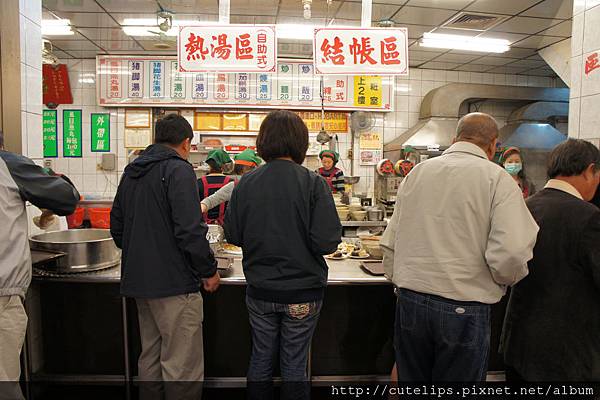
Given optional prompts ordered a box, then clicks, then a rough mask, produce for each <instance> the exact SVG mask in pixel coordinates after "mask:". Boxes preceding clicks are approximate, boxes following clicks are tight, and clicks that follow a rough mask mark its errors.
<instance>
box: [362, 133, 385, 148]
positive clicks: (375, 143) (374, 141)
mask: <svg viewBox="0 0 600 400" xmlns="http://www.w3.org/2000/svg"><path fill="white" fill-rule="evenodd" d="M382 146H383V140H382V135H381V133H379V132H363V133H361V134H360V149H361V150H381V147H382Z"/></svg>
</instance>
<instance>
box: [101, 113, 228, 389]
mask: <svg viewBox="0 0 600 400" xmlns="http://www.w3.org/2000/svg"><path fill="white" fill-rule="evenodd" d="M155 131H156V132H155V140H156V143H155V144H153V145H151V146H149V147H148V148H147V149H146V150H145V151H144V152H143V153H142V155H141V156H140V157H138V158H137V159H136V160H135V161H134V162H133V163H132V164H130V165H129V166H127V168H126V169H125V172H124V173H123V177H122V179H121V183H120V185H119V188H118V190H117V194H116V196H115V200H114V203H113V208H112V211H111V221H110V222H111V226H110V230H111V234H112V236H113V238H114V240H115V243H116V245H117V246H118V247H119V248H121V249H122V250H123V252H122V261H121V293H122V294H123V295H124V296H128V297H134V298H135V301H136V305H137V309H138V320H139V324H140V336H141V343H142V353H141V354H140V358H139V361H138V371H139V377H140V381H156V382H160V381H187V382H190V385H191V386H190V385H184V386H182V387H180V388H181V390H187V391H188V392H189V393H188V395H191V396H195V397H198V396H200V390H199V387H198V386H196V385H197V383H201V381H202V380H203V378H204V356H203V339H202V319H203V299H202V295H201V293H200V285H204V288H205V289H206V290H207V291H214V290H216V289H217V287H218V285H219V275H218V274H217V268H216V264H217V263H216V261H215V258H214V254H213V253H212V251H211V249H210V246H209V244H208V240H207V239H206V234H207V232H208V227H207V226H206V224H205V223H204V221H203V220H202V216H201V214H200V198H199V196H198V187H197V184H196V175H195V173H194V170H193V168H192V165H191V164H189V163H188V162H187V161H186V159H187V156H188V155H189V151H190V148H191V139H192V137H193V131H192V127H191V126H190V124H189V123H188V122H187V121H186V120H185V119H184V118H183V117H180V116H177V115H169V116H167V117H165V118H163V119H161V120H159V121H157V123H156V129H155ZM183 366H185V367H183ZM157 389H158V390H160V388H157Z"/></svg>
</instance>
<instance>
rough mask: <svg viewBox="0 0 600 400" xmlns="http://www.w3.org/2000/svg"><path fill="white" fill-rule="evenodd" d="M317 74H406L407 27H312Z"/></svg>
mask: <svg viewBox="0 0 600 400" xmlns="http://www.w3.org/2000/svg"><path fill="white" fill-rule="evenodd" d="M313 46H314V48H313V62H314V65H315V73H316V74H329V75H331V74H344V75H408V33H407V30H406V28H395V29H389V28H320V29H315V36H314V41H313Z"/></svg>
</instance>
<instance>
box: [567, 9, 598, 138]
mask: <svg viewBox="0 0 600 400" xmlns="http://www.w3.org/2000/svg"><path fill="white" fill-rule="evenodd" d="M597 52H600V1H598V0H575V2H574V4H573V33H572V37H571V101H570V104H569V136H572V137H576V138H581V139H587V140H590V141H592V142H593V143H595V144H596V145H598V144H599V143H600V132H599V131H598V126H599V124H600V116H599V114H600V113H599V111H600V103H599V101H600V69H596V70H594V71H592V72H590V73H589V74H588V75H586V74H585V62H586V59H587V57H588V56H589V55H590V54H592V53H597Z"/></svg>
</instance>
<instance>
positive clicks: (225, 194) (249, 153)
mask: <svg viewBox="0 0 600 400" xmlns="http://www.w3.org/2000/svg"><path fill="white" fill-rule="evenodd" d="M233 160H234V161H233V162H234V163H235V174H236V175H238V176H240V177H241V176H244V175H245V174H246V173H248V172H250V171H252V170H254V169H255V168H256V167H258V166H259V165H260V164H261V163H262V160H261V159H260V157H259V156H257V155H256V152H255V151H254V150H252V149H246V150H244V151H242V152H241V153H240V154H238V155H236V156H235V157H233ZM234 187H235V182H229V183H228V184H227V185H225V186H223V187H222V188H221V189H219V190H217V191H216V192H215V193H214V194H212V195H210V196H208V197H207V198H205V199H203V200H202V202H201V207H202V212H203V213H205V212H207V211H208V210H210V209H211V208H215V207H218V206H219V205H221V204H224V203H226V202H228V201H229V200H230V199H231V193H233V188H234Z"/></svg>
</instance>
